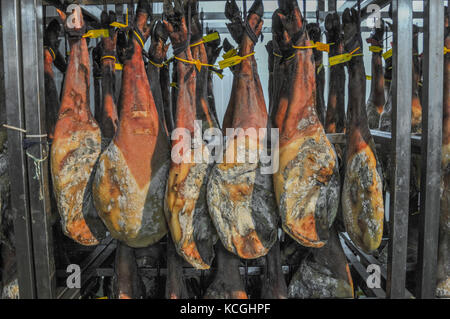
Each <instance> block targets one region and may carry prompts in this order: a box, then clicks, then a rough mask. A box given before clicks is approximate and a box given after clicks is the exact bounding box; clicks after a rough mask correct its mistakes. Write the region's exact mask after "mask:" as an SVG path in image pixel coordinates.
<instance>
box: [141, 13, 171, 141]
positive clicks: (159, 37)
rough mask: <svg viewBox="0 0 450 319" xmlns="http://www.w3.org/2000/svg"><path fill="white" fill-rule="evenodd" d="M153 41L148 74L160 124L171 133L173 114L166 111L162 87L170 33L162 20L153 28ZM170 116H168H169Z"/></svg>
mask: <svg viewBox="0 0 450 319" xmlns="http://www.w3.org/2000/svg"><path fill="white" fill-rule="evenodd" d="M151 36H152V42H151V45H150V49H149V53H148V58H149V60H148V65H147V75H148V81H149V82H150V83H151V89H152V95H153V99H154V101H155V105H156V108H157V110H158V115H159V119H160V125H161V126H162V127H164V130H165V131H166V134H168V133H169V128H168V125H169V124H170V125H171V118H172V115H171V114H170V113H167V112H166V109H165V105H164V99H163V92H162V88H161V69H162V68H164V64H163V62H164V59H165V58H166V54H167V50H168V49H169V46H168V45H166V42H167V39H168V38H169V34H168V33H167V31H166V29H165V27H164V25H163V24H162V22H161V21H158V22H156V23H154V28H153V30H152V35H151ZM167 117H168V118H167Z"/></svg>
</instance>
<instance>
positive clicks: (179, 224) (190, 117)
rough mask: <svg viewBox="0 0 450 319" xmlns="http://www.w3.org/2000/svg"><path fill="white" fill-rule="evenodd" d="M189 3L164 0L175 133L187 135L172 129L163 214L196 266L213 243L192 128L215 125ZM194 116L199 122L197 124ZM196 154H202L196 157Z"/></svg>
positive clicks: (206, 166) (204, 175)
mask: <svg viewBox="0 0 450 319" xmlns="http://www.w3.org/2000/svg"><path fill="white" fill-rule="evenodd" d="M189 6H191V7H190V8H189V7H188V6H186V8H185V9H184V8H183V3H182V1H175V6H172V4H171V3H170V1H166V2H165V3H164V10H165V14H166V16H167V17H168V21H165V24H166V27H167V30H168V31H169V34H170V38H171V41H172V46H173V48H174V55H175V58H176V59H177V60H178V62H177V64H176V68H177V77H178V83H177V91H176V92H177V94H178V95H177V98H176V103H177V105H176V109H177V111H176V122H175V126H176V128H177V129H178V132H181V131H183V132H185V134H186V135H185V136H181V135H178V133H175V136H176V138H177V139H176V140H174V142H173V148H172V164H171V167H170V172H169V180H168V183H167V191H166V203H165V212H166V218H167V222H168V225H169V228H170V233H171V235H172V239H173V242H174V244H175V247H176V250H177V252H178V253H179V254H180V255H181V256H183V257H184V259H185V260H186V261H188V262H189V263H190V264H191V265H193V266H194V267H196V268H197V269H208V268H209V267H210V265H211V262H212V260H213V258H214V244H215V242H216V241H217V235H216V231H215V229H214V226H213V224H212V221H211V218H210V216H209V213H208V207H207V203H206V186H207V181H208V177H209V173H210V171H211V166H212V165H211V164H210V163H209V161H210V158H209V156H210V155H209V152H208V149H207V148H206V144H205V143H204V142H203V140H201V137H200V138H198V137H197V136H196V133H195V130H197V134H201V133H203V132H204V130H206V129H208V128H214V127H216V126H217V124H216V121H215V119H214V118H213V117H212V115H211V112H210V110H209V105H208V96H207V76H208V68H207V67H206V66H207V63H208V59H207V56H206V51H205V47H204V44H203V43H200V44H199V41H201V39H202V36H201V27H200V24H199V21H198V16H197V14H196V9H195V6H196V2H195V1H193V2H190V4H189ZM185 10H186V11H185ZM189 11H190V14H188V16H191V25H190V27H191V30H192V38H190V36H189V34H188V26H187V23H186V21H187V19H186V17H185V15H184V14H185V13H188V12H189ZM189 44H190V45H189ZM195 61H199V63H201V64H202V65H201V68H200V69H198V68H197V67H196V66H195V65H194V64H195ZM196 120H198V121H201V122H200V123H201V124H198V126H196V125H197V124H196ZM173 136H174V135H173ZM191 139H192V140H193V143H191ZM197 153H199V154H200V156H201V158H197V157H196V154H197ZM176 158H178V159H176Z"/></svg>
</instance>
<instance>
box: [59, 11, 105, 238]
mask: <svg viewBox="0 0 450 319" xmlns="http://www.w3.org/2000/svg"><path fill="white" fill-rule="evenodd" d="M60 14H61V16H62V17H63V18H64V17H65V14H64V13H62V12H60ZM80 15H81V14H80ZM65 28H66V31H67V32H68V33H69V42H70V47H71V52H70V57H69V65H68V69H67V74H66V75H67V76H66V78H65V83H64V88H63V94H62V96H63V97H62V102H61V107H60V110H59V115H58V121H57V122H56V126H55V132H54V140H53V144H52V149H51V170H52V180H53V188H54V193H55V198H56V202H57V205H58V211H59V213H60V215H61V223H62V228H63V231H64V233H65V234H66V235H67V236H68V237H70V238H72V239H73V240H75V241H77V242H78V243H80V244H82V245H96V244H98V239H97V238H96V237H95V236H94V235H93V233H92V232H91V229H90V228H89V227H88V225H87V223H86V220H85V219H84V216H83V199H84V195H85V193H89V192H90V191H91V190H90V188H89V187H87V185H88V180H89V178H90V176H91V173H92V170H93V167H94V164H95V162H96V161H97V158H98V156H99V155H100V149H101V145H100V143H101V133H100V128H99V126H98V124H97V123H96V121H95V119H94V117H93V116H92V114H91V111H90V108H89V85H90V83H89V77H90V61H89V53H88V48H87V44H86V39H84V38H82V35H83V33H84V22H83V19H82V16H81V17H80V20H79V24H78V25H76V26H75V27H74V29H69V27H68V26H67V25H66V26H65Z"/></svg>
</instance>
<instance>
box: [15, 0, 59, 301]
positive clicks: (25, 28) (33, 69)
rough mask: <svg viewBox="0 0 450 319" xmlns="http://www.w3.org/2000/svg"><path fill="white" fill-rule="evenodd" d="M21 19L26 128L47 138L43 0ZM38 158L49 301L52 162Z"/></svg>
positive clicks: (38, 243)
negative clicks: (50, 176) (49, 180)
mask: <svg viewBox="0 0 450 319" xmlns="http://www.w3.org/2000/svg"><path fill="white" fill-rule="evenodd" d="M21 18H22V22H23V23H22V32H21V35H22V52H26V54H24V55H23V58H22V64H23V72H24V74H26V78H24V81H23V90H24V91H23V102H24V110H25V112H24V114H25V125H26V128H27V134H29V135H35V136H36V135H37V136H39V135H45V134H46V127H45V87H44V57H43V52H44V48H43V27H42V25H43V21H42V0H22V1H21ZM33 141H36V142H41V143H47V138H46V137H42V138H33ZM28 154H30V155H32V156H33V157H34V158H35V159H45V158H48V155H49V154H48V148H47V147H46V145H44V144H36V145H34V146H32V147H31V148H30V149H29V150H28ZM35 159H33V158H32V157H27V164H28V172H29V178H28V187H29V190H30V191H29V201H30V212H31V218H32V235H33V249H34V265H35V275H36V290H37V298H39V299H48V298H53V297H54V296H55V294H54V292H55V287H56V284H55V265H54V255H53V236H52V227H51V222H50V215H51V206H50V195H49V187H48V161H47V160H46V161H43V162H42V163H35V162H34V161H35ZM36 165H37V166H36ZM38 172H40V174H39V175H40V176H39V175H38V174H37V173H38Z"/></svg>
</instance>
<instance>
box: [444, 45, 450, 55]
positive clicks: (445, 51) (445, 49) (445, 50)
mask: <svg viewBox="0 0 450 319" xmlns="http://www.w3.org/2000/svg"><path fill="white" fill-rule="evenodd" d="M449 52H450V49H447V48H446V47H444V55H446V54H447V53H449Z"/></svg>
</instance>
